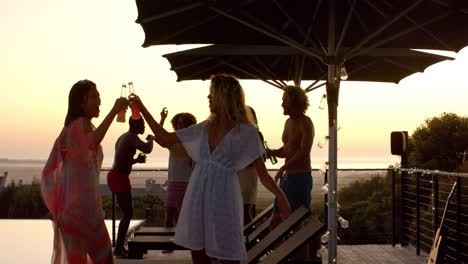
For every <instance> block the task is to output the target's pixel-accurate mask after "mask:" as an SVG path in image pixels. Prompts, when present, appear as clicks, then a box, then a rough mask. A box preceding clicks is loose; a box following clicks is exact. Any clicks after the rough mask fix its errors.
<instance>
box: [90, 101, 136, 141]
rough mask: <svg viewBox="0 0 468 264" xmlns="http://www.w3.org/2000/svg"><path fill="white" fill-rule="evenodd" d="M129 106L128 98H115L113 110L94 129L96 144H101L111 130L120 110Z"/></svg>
mask: <svg viewBox="0 0 468 264" xmlns="http://www.w3.org/2000/svg"><path fill="white" fill-rule="evenodd" d="M127 107H128V100H127V99H126V98H123V97H121V98H118V99H117V100H115V103H114V106H113V107H112V109H111V111H110V112H109V113H108V114H107V116H106V117H105V118H104V120H102V122H101V124H100V125H99V126H98V127H97V128H96V130H95V131H94V144H95V146H97V145H99V144H101V141H102V139H103V138H104V136H105V135H106V133H107V130H109V127H110V125H111V124H112V121H114V118H115V116H116V115H117V113H118V112H120V110H127Z"/></svg>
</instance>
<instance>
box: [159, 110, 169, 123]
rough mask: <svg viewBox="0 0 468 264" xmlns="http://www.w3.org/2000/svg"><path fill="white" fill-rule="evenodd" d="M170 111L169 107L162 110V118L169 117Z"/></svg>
mask: <svg viewBox="0 0 468 264" xmlns="http://www.w3.org/2000/svg"><path fill="white" fill-rule="evenodd" d="M168 113H169V111H168V110H167V107H164V108H163V109H162V110H161V113H160V115H161V120H162V119H166V118H167V114H168Z"/></svg>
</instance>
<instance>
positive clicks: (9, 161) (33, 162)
mask: <svg viewBox="0 0 468 264" xmlns="http://www.w3.org/2000/svg"><path fill="white" fill-rule="evenodd" d="M0 162H8V163H31V164H44V163H45V162H46V160H39V159H6V158H0Z"/></svg>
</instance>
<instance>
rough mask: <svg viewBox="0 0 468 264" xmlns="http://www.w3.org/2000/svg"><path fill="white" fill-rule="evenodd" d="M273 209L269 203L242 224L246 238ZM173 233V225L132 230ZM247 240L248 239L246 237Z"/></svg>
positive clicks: (155, 234) (145, 233)
mask: <svg viewBox="0 0 468 264" xmlns="http://www.w3.org/2000/svg"><path fill="white" fill-rule="evenodd" d="M272 210H273V204H271V205H269V206H268V207H267V208H265V209H264V210H262V211H261V212H260V213H259V214H257V215H256V216H255V217H254V218H253V219H252V221H250V222H249V223H248V224H247V225H245V226H244V235H245V236H246V238H247V237H248V235H250V234H251V233H252V232H253V231H255V230H256V229H257V228H258V227H259V226H260V223H261V221H262V220H265V218H267V217H269V216H270V215H271V211H272ZM174 234H175V227H160V226H157V227H150V226H143V227H140V228H139V229H138V230H136V231H135V232H134V236H174ZM247 240H248V239H247Z"/></svg>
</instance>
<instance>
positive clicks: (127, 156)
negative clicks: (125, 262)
mask: <svg viewBox="0 0 468 264" xmlns="http://www.w3.org/2000/svg"><path fill="white" fill-rule="evenodd" d="M128 123H129V130H128V131H127V132H126V133H124V134H123V135H121V136H120V137H119V139H118V140H117V142H116V143H115V157H114V164H113V165H112V169H111V170H110V171H109V173H108V175H107V185H108V186H109V189H110V190H111V191H112V193H114V194H115V196H116V197H117V203H118V204H119V207H120V209H122V219H121V220H120V224H119V230H118V232H117V241H116V244H115V249H114V255H115V256H116V257H119V258H126V257H127V250H126V249H125V248H124V243H125V238H126V236H127V231H128V227H129V225H130V220H131V219H132V217H133V205H132V187H131V185H130V179H129V176H130V173H131V171H132V167H133V164H135V163H145V162H146V156H145V155H138V156H137V158H136V159H135V158H134V156H135V154H136V151H137V150H140V151H141V152H143V153H147V154H148V153H151V151H152V150H153V140H154V136H153V135H148V136H147V137H146V142H143V141H142V140H141V139H140V138H139V137H138V135H139V134H143V133H144V132H145V121H144V120H143V118H139V119H133V118H130V119H129V120H128ZM140 154H141V153H140Z"/></svg>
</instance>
